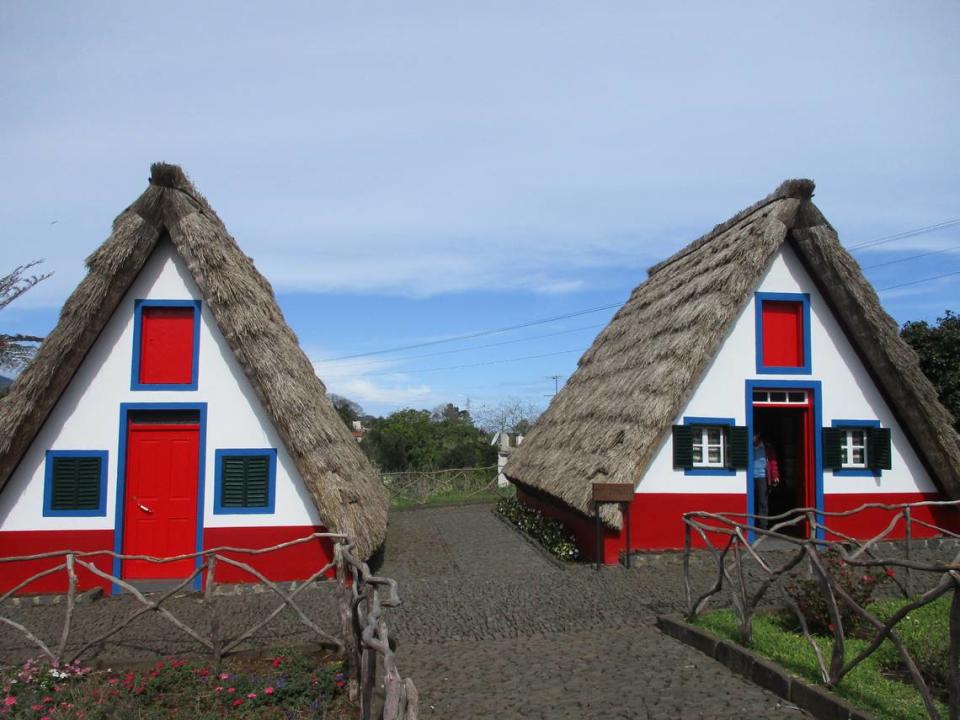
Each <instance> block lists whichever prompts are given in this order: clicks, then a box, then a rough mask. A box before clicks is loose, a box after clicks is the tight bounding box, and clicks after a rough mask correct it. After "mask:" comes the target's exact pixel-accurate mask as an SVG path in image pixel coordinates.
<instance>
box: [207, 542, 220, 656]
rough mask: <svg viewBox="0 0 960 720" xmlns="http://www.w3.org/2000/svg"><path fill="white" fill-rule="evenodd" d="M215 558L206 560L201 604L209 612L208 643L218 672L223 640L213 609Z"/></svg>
mask: <svg viewBox="0 0 960 720" xmlns="http://www.w3.org/2000/svg"><path fill="white" fill-rule="evenodd" d="M216 572H217V556H216V554H213V555H211V556H210V557H209V558H207V582H206V584H205V585H204V587H203V602H204V604H205V605H206V606H207V609H208V611H209V612H210V643H211V644H212V645H213V662H214V663H215V665H216V669H217V672H220V665H221V664H222V662H223V638H222V637H221V634H220V616H219V614H218V613H217V608H216V607H214V599H213V586H214V583H215V582H216V578H215V576H216Z"/></svg>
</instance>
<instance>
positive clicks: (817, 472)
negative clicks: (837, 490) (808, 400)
mask: <svg viewBox="0 0 960 720" xmlns="http://www.w3.org/2000/svg"><path fill="white" fill-rule="evenodd" d="M767 388H770V389H776V390H809V391H810V392H812V393H813V428H812V432H813V481H814V484H815V486H816V508H817V511H818V514H817V523H818V524H822V523H823V516H822V515H820V514H819V513H822V512H823V448H822V447H821V438H820V435H821V433H820V428H822V427H823V422H822V399H823V387H822V384H821V382H820V381H819V380H747V383H746V392H745V395H746V417H747V514H748V515H749V514H753V391H754V390H761V389H767ZM751 524H752V523H751ZM755 536H756V533H754V532H753V531H752V530H751V531H750V541H751V542H753V540H754V539H755ZM817 539H818V540H823V530H822V529H819V528H818V529H817Z"/></svg>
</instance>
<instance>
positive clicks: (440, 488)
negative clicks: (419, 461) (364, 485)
mask: <svg viewBox="0 0 960 720" xmlns="http://www.w3.org/2000/svg"><path fill="white" fill-rule="evenodd" d="M380 478H381V480H382V481H383V486H384V487H385V488H386V489H387V493H388V494H389V495H390V502H391V503H393V504H409V505H422V504H423V503H425V502H427V500H428V499H429V498H431V497H433V496H435V495H440V494H443V493H450V492H459V493H462V494H463V497H470V496H474V495H481V494H484V493H488V494H501V493H502V490H501V489H498V486H497V466H496V465H490V466H488V467H478V468H453V469H450V470H429V471H411V472H395V473H383V474H381V476H380Z"/></svg>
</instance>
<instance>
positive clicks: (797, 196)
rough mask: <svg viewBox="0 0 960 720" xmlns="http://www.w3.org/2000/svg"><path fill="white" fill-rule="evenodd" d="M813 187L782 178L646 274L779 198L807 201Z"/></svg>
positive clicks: (806, 182)
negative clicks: (774, 188) (777, 183)
mask: <svg viewBox="0 0 960 720" xmlns="http://www.w3.org/2000/svg"><path fill="white" fill-rule="evenodd" d="M815 189H816V183H815V182H814V181H813V180H810V179H808V178H788V179H787V180H784V181H783V182H782V183H780V184H779V185H778V186H777V188H776V190H774V191H773V192H772V193H770V194H769V195H767V196H766V197H765V198H763V199H761V200H758V201H757V202H755V203H753V204H752V205H750V206H748V207H746V208H744V209H743V210H741V211H740V212H738V213H737V214H736V215H734V216H733V217H731V218H730V219H728V220H724V221H723V222H722V223H719V224H717V225H715V226H714V227H713V229H712V230H710V231H709V232H707V233H704V234H703V235H701V236H700V237H698V238H697V239H696V240H694V241H693V242H691V243H688V244H687V245H685V246H684V247H682V248H681V249H680V250H678V251H677V252H675V253H674V254H673V255H671V256H670V257H668V258H666V259H665V260H661V261H660V262H658V263H656V264H655V265H651V266H650V267H649V268H648V269H647V276H648V277H649V276H650V275H653V274H654V273H657V272H659V271H660V270H663V269H664V268H665V267H667V266H668V265H671V264H673V263H674V262H676V261H677V260H679V259H681V258H683V257H686V256H687V255H689V254H690V253H692V252H694V251H695V250H699V249H700V248H701V247H703V246H704V245H705V244H706V243H708V242H710V241H711V240H713V239H714V238H716V237H718V236H719V235H722V234H723V233H724V232H726V231H727V230H729V229H731V228H732V227H734V226H735V225H737V224H738V223H740V222H742V221H743V220H744V219H746V218H748V217H749V216H751V215H753V214H754V213H756V212H757V211H759V210H762V209H763V208H765V207H767V206H768V205H771V204H773V203H775V202H778V201H780V200H790V199H793V200H800V201H801V202H809V201H810V200H811V199H812V198H813V193H814V190H815Z"/></svg>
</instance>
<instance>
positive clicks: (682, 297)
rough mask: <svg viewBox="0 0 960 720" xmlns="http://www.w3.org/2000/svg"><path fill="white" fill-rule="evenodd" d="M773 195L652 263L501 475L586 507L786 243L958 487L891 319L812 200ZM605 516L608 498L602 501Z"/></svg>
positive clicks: (684, 397) (947, 488)
mask: <svg viewBox="0 0 960 720" xmlns="http://www.w3.org/2000/svg"><path fill="white" fill-rule="evenodd" d="M813 189H814V185H813V182H812V181H810V180H789V181H787V182H784V183H783V184H782V185H781V186H780V187H779V188H777V190H776V191H775V192H774V193H773V194H771V195H770V196H768V197H766V198H764V199H763V200H761V201H760V202H758V203H756V204H755V205H752V206H751V207H749V208H747V209H746V210H744V211H743V212H741V213H739V214H737V215H735V216H734V217H733V218H731V219H730V220H728V221H727V222H725V223H723V224H721V225H718V226H717V227H715V228H714V229H713V230H712V231H711V232H709V233H707V234H706V235H704V236H703V237H701V238H699V239H698V240H695V241H694V242H693V243H691V244H690V245H688V246H687V247H685V248H684V249H683V250H681V251H679V252H678V253H676V254H675V255H673V256H672V257H670V258H668V259H666V260H664V261H663V262H661V263H659V264H657V265H655V266H653V267H652V268H650V270H649V274H648V277H647V280H646V282H644V283H642V284H641V285H640V286H638V287H637V288H635V289H634V291H633V293H632V294H631V295H630V299H629V300H627V302H626V304H625V305H624V306H623V307H622V308H621V309H620V310H619V311H618V312H617V313H616V315H614V317H613V319H612V320H611V321H610V324H609V325H607V327H606V328H605V329H604V330H603V331H601V332H600V334H599V335H598V336H597V338H596V340H594V342H593V345H592V346H591V347H590V349H589V350H587V352H586V353H585V354H584V355H583V357H582V358H580V362H579V365H578V368H577V370H576V372H575V373H574V374H573V375H572V376H571V377H570V379H569V381H568V382H567V384H566V386H565V387H564V388H563V390H561V392H560V393H558V394H557V395H556V397H554V399H553V401H552V402H551V403H550V407H549V408H548V409H547V411H546V412H545V413H544V414H543V415H542V416H541V417H540V419H539V420H537V422H536V423H535V424H534V426H533V428H532V429H531V430H530V433H529V434H528V435H527V436H526V438H524V441H523V445H521V446H520V447H519V448H517V450H516V451H515V452H514V453H513V454H512V455H511V457H510V461H509V462H508V463H507V466H506V468H505V473H506V475H507V476H508V477H509V478H510V479H511V480H513V481H514V482H516V483H519V484H521V485H524V486H527V487H530V488H533V489H534V490H537V491H540V492H542V493H546V494H547V495H550V496H552V497H554V498H556V499H558V500H560V501H561V502H563V503H565V504H566V505H568V506H570V507H571V508H573V509H575V510H578V511H580V512H582V513H585V514H589V513H590V512H591V511H590V496H591V487H590V486H591V483H593V482H620V483H631V484H636V483H637V482H639V480H640V479H641V478H642V476H643V474H644V473H645V472H646V470H647V467H648V466H649V464H650V462H651V461H652V460H653V457H654V455H655V454H656V452H657V450H658V448H659V447H660V446H661V444H662V443H663V442H664V441H665V439H666V437H667V435H668V434H669V432H670V427H671V424H672V423H673V421H674V419H675V418H676V417H677V415H678V414H679V413H680V412H681V410H682V409H683V408H684V407H685V406H686V404H687V402H688V401H689V399H690V398H691V396H692V395H693V392H694V390H695V389H696V387H697V385H698V384H699V382H700V380H701V378H702V377H703V376H704V374H705V373H706V370H707V367H708V366H709V364H710V362H711V360H712V359H713V357H714V356H715V355H716V353H717V352H718V351H719V349H720V346H721V345H722V343H723V341H724V338H725V337H726V336H727V334H728V333H729V332H730V330H731V329H732V326H733V323H734V322H735V320H736V318H737V317H738V316H739V315H740V313H741V312H742V311H743V309H744V308H745V307H746V305H747V304H748V303H749V301H750V299H751V297H752V294H753V292H754V291H755V290H756V288H757V287H758V286H759V284H760V282H761V280H762V278H763V276H764V274H765V273H766V271H767V269H768V268H769V267H770V264H771V263H772V262H773V259H774V257H775V256H776V254H777V251H778V250H779V249H780V248H781V247H782V246H783V245H784V243H787V244H789V245H790V246H791V247H792V248H793V249H794V251H795V252H796V253H797V255H798V256H799V257H800V259H801V261H802V262H803V264H804V265H805V267H806V269H807V271H808V273H809V275H810V276H811V278H812V279H813V281H814V282H815V283H816V285H817V287H818V289H819V291H820V293H821V294H822V295H823V297H824V299H825V300H826V302H827V303H828V304H829V305H830V307H831V308H832V309H833V311H834V314H835V316H836V319H837V321H838V322H840V323H841V326H842V327H843V329H844V331H845V332H846V334H847V337H848V339H849V340H850V342H851V344H852V345H853V347H854V349H855V350H856V352H857V353H858V354H859V356H860V358H861V360H862V361H863V364H864V365H865V367H866V368H867V370H868V372H869V373H870V375H871V376H872V378H873V380H874V382H875V383H876V385H877V386H878V387H879V389H880V391H881V392H882V393H883V396H884V398H885V399H886V401H887V403H888V405H889V406H890V408H891V409H892V411H893V412H894V414H895V415H896V417H897V420H898V422H899V423H900V426H901V427H902V428H903V430H904V431H905V432H906V433H907V435H908V438H909V440H910V442H911V444H912V445H913V447H914V448H915V450H916V451H917V454H918V455H919V456H920V458H921V460H922V462H923V463H924V465H925V466H926V468H927V470H928V471H929V473H930V474H931V476H932V477H933V478H934V480H935V482H936V483H937V485H938V486H939V487H940V489H941V490H942V491H943V492H944V493H945V494H946V495H948V496H949V497H952V498H960V437H958V435H957V433H956V432H955V431H954V430H953V428H952V427H951V425H952V419H951V417H950V414H949V412H948V411H947V410H946V409H945V408H944V407H943V406H942V405H941V404H940V402H939V401H938V400H937V393H936V391H935V390H934V388H933V386H932V385H931V384H930V382H929V381H928V380H927V378H926V377H925V376H924V374H923V372H922V371H921V370H920V366H919V362H918V360H917V356H916V354H915V353H914V352H913V350H912V349H911V348H910V347H909V346H908V345H907V344H906V343H905V342H903V341H902V340H901V339H900V336H899V333H898V327H897V323H896V322H895V321H894V320H893V318H891V317H890V316H889V315H888V314H887V313H886V312H885V311H884V310H883V308H882V307H881V305H880V300H879V298H878V297H877V294H876V292H875V291H874V289H873V287H872V286H871V285H870V283H869V282H868V281H867V280H866V278H865V277H864V276H863V272H862V271H861V270H860V266H859V265H858V264H857V262H856V261H855V260H854V259H853V258H852V257H851V256H850V254H849V253H848V252H847V251H846V250H845V249H844V248H843V246H842V245H841V244H840V241H839V239H838V238H837V233H836V231H835V230H834V229H833V227H831V225H830V223H828V222H827V220H826V219H825V218H824V217H823V215H822V214H821V213H820V211H819V210H818V209H817V207H816V206H815V205H814V204H813V203H812V202H811V199H810V198H811V197H812V196H813ZM601 516H602V518H603V520H604V522H605V523H606V524H607V525H608V526H609V527H613V528H619V527H620V524H621V519H620V514H619V513H618V512H617V511H616V509H615V508H613V507H612V506H610V507H605V508H604V509H603V510H602V511H601Z"/></svg>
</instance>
